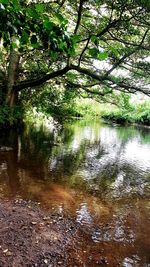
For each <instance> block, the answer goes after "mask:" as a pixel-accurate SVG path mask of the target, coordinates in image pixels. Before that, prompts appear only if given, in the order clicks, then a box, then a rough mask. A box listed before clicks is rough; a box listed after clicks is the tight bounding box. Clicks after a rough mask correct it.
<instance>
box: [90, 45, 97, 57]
mask: <svg viewBox="0 0 150 267" xmlns="http://www.w3.org/2000/svg"><path fill="white" fill-rule="evenodd" d="M98 53H99V50H98V49H97V48H95V47H94V48H91V49H89V55H90V56H92V57H95V58H96V57H97V55H98Z"/></svg>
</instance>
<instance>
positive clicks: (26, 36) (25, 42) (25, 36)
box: [21, 31, 29, 44]
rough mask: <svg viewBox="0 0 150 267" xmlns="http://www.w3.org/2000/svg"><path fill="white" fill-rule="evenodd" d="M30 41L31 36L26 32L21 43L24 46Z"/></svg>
mask: <svg viewBox="0 0 150 267" xmlns="http://www.w3.org/2000/svg"><path fill="white" fill-rule="evenodd" d="M28 40H29V34H28V33H27V32H26V31H24V32H23V33H22V37H21V43H22V44H27V42H28Z"/></svg>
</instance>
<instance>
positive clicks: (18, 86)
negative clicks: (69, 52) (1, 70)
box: [14, 66, 69, 91]
mask: <svg viewBox="0 0 150 267" xmlns="http://www.w3.org/2000/svg"><path fill="white" fill-rule="evenodd" d="M68 71H69V67H68V66H66V67H65V68H63V69H61V70H57V71H54V72H52V73H49V74H46V75H44V76H43V77H41V78H39V79H35V80H27V81H23V82H21V83H20V84H16V85H14V90H15V91H21V90H23V89H26V88H29V87H35V86H40V85H42V84H44V83H45V82H46V81H48V80H51V79H53V78H56V77H59V76H62V75H64V74H66V73H67V72H68Z"/></svg>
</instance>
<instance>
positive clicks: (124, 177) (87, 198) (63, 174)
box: [0, 121, 150, 267]
mask: <svg viewBox="0 0 150 267" xmlns="http://www.w3.org/2000/svg"><path fill="white" fill-rule="evenodd" d="M0 146H11V147H12V148H13V150H12V151H8V152H2V151H1V152H0V197H1V198H2V197H4V198H11V199H13V198H22V199H26V200H32V201H36V202H40V203H41V206H42V207H43V208H46V209H49V210H53V211H55V212H59V213H60V214H63V216H68V217H69V218H71V219H73V220H74V221H75V222H76V223H77V225H78V227H79V228H80V236H78V233H77V234H76V235H77V238H76V242H75V243H73V244H72V246H73V247H74V249H76V250H77V252H78V254H80V255H81V258H82V263H81V266H115V267H117V266H123V267H132V266H139V267H148V266H150V129H146V128H137V127H133V126H132V127H120V126H110V125H106V124H101V123H100V122H97V121H92V122H85V121H77V122H75V123H71V124H70V125H66V126H65V127H64V128H61V129H58V130H56V129H51V130H50V129H48V128H46V127H44V126H40V127H27V128H26V129H24V130H22V131H18V132H17V131H14V130H13V131H10V132H2V131H1V133H0ZM81 233H82V234H81ZM93 259H94V262H95V264H94V265H93Z"/></svg>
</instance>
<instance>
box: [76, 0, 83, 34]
mask: <svg viewBox="0 0 150 267" xmlns="http://www.w3.org/2000/svg"><path fill="white" fill-rule="evenodd" d="M83 3H84V0H80V4H79V10H78V19H77V24H76V27H75V30H74V34H77V31H78V28H79V25H80V22H81V16H82V9H83Z"/></svg>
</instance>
